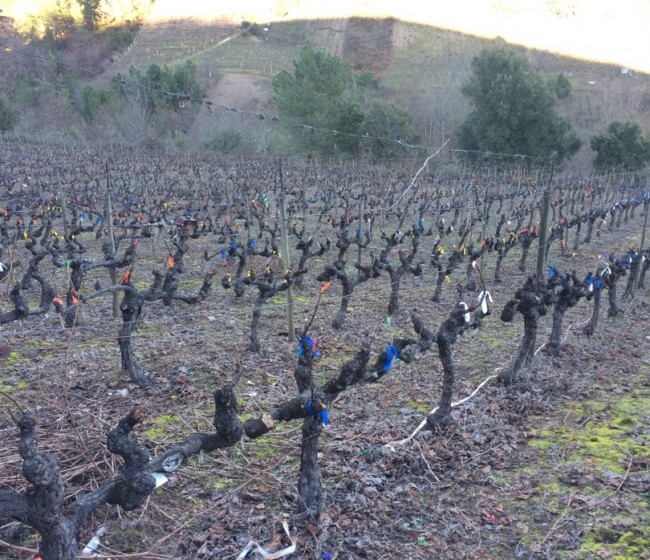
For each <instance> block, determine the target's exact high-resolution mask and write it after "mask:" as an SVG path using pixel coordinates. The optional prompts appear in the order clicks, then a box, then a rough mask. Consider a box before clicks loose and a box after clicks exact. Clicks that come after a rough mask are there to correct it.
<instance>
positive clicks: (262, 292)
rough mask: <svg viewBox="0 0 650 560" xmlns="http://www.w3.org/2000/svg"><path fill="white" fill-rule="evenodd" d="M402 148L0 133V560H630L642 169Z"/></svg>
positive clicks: (641, 340)
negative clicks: (115, 141)
mask: <svg viewBox="0 0 650 560" xmlns="http://www.w3.org/2000/svg"><path fill="white" fill-rule="evenodd" d="M505 163H509V164H510V165H504V164H505ZM420 165H422V164H421V163H420V164H416V165H414V166H413V167H409V166H405V167H401V168H382V167H367V166H361V165H358V164H355V165H350V166H346V165H327V164H319V163H315V162H311V163H305V162H302V161H293V160H283V161H278V160H263V159H260V160H219V159H213V158H204V157H190V156H183V157H166V156H160V155H155V154H146V153H133V152H121V151H103V152H91V151H81V150H74V151H73V150H65V149H58V148H54V147H45V146H27V145H16V144H12V143H5V144H1V145H0V293H1V294H2V298H1V299H0V302H1V303H0V325H1V327H0V360H1V361H0V364H1V366H2V374H1V376H0V400H1V401H2V408H1V410H2V415H0V434H1V435H0V438H1V439H0V441H1V442H2V445H1V447H0V449H1V450H0V550H1V551H2V557H3V558H14V559H22V558H33V557H34V555H35V554H37V553H38V554H39V555H40V556H41V557H42V558H43V559H44V560H51V559H55V558H56V559H68V558H75V557H76V556H77V555H79V554H82V553H83V554H91V553H93V552H94V553H95V554H96V555H98V557H103V558H125V557H129V558H149V559H162V558H181V557H182V558H238V559H243V558H244V557H249V558H250V557H253V556H254V554H255V551H256V550H261V549H264V550H266V551H268V552H269V555H268V556H267V557H269V558H282V557H287V558H289V557H290V558H304V559H307V558H309V559H330V560H331V559H334V558H338V559H353V558H373V559H380V558H414V559H426V558H448V559H456V558H458V559H461V558H468V559H469V558H472V559H474V558H476V559H497V558H500V559H503V558H533V559H545V558H567V559H576V560H588V559H594V558H611V557H617V556H616V555H619V556H618V557H629V558H641V557H642V552H643V551H644V550H646V548H647V543H648V540H649V539H650V533H649V532H648V528H647V524H646V523H645V522H644V520H645V519H646V518H647V494H648V492H650V467H649V464H650V463H649V461H650V452H649V450H648V443H649V441H648V440H649V437H650V432H648V419H649V417H650V375H649V372H650V352H649V351H648V347H649V344H650V342H649V341H650V333H648V330H647V318H648V304H649V299H648V291H647V288H646V281H650V280H648V279H647V278H646V276H647V271H648V268H649V267H650V258H648V257H650V252H649V251H648V249H647V248H646V246H647V238H646V237H645V232H646V226H647V216H648V209H649V206H650V186H649V185H648V183H647V180H645V179H642V178H639V177H635V176H633V175H631V174H630V175H626V176H617V175H616V176H615V175H606V176H590V177H575V176H570V177H567V176H563V175H562V174H561V173H559V172H558V171H557V170H556V169H555V168H554V162H553V158H551V157H549V158H542V159H536V160H534V161H532V160H529V161H524V160H522V159H513V161H512V162H504V161H495V160H493V159H490V158H479V160H464V161H461V160H458V161H457V163H456V164H455V166H454V167H453V168H444V169H443V168H437V167H435V166H434V165H431V166H430V167H427V166H426V165H422V167H420ZM546 203H548V204H546ZM545 208H546V210H547V211H548V216H547V220H546V218H545V217H544V216H543V214H544V213H545V212H544V209H545ZM545 221H547V223H548V226H547V227H546V228H542V223H544V222H545ZM540 244H541V249H540ZM542 264H543V267H542V268H541V270H538V268H539V267H540V266H541V265H542ZM288 317H291V318H292V321H291V322H290V321H288ZM93 537H95V541H92V542H98V543H99V544H98V545H97V547H96V549H92V547H90V546H87V547H86V548H85V549H84V547H85V545H86V543H89V542H91V539H93ZM252 541H256V542H255V543H253V542H252ZM273 552H275V553H276V555H275V556H273V555H271V553H273Z"/></svg>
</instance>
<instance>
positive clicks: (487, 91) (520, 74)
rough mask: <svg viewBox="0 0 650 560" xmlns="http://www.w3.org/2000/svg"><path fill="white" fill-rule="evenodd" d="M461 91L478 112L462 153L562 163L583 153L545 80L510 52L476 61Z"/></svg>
mask: <svg viewBox="0 0 650 560" xmlns="http://www.w3.org/2000/svg"><path fill="white" fill-rule="evenodd" d="M461 91H462V93H463V94H464V95H465V96H467V97H468V98H469V100H470V101H471V103H472V105H473V107H474V108H473V110H472V111H471V112H470V114H469V115H468V116H467V118H466V120H465V121H464V122H463V124H462V125H461V128H460V131H459V144H460V147H461V148H463V149H466V150H479V151H489V152H499V153H506V154H523V155H528V156H535V157H543V156H548V155H549V154H551V153H552V152H556V153H557V160H558V162H562V161H565V160H567V159H569V158H570V157H571V156H573V155H574V154H575V153H576V152H577V151H578V150H579V149H580V145H581V142H580V140H579V138H578V137H577V135H576V133H575V132H574V130H573V128H572V127H571V124H570V123H569V121H567V120H566V119H564V118H562V117H561V116H560V115H558V114H557V113H556V111H555V103H556V98H555V96H554V94H553V93H552V92H551V90H550V88H549V87H548V85H547V84H546V82H545V80H544V79H543V78H542V77H541V76H540V75H539V74H538V73H537V72H535V71H534V70H533V69H532V68H531V66H530V64H529V62H528V59H527V58H526V57H524V56H522V55H520V54H518V53H516V52H514V51H512V50H508V49H506V48H504V47H497V48H493V49H489V50H483V51H482V52H481V53H480V54H479V55H477V56H476V57H474V59H473V60H472V74H471V75H470V76H469V78H468V80H467V81H466V82H465V83H464V84H463V86H462V89H461Z"/></svg>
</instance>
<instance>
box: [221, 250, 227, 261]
mask: <svg viewBox="0 0 650 560" xmlns="http://www.w3.org/2000/svg"><path fill="white" fill-rule="evenodd" d="M219 257H220V258H221V260H222V261H227V260H228V251H226V250H225V249H221V251H219Z"/></svg>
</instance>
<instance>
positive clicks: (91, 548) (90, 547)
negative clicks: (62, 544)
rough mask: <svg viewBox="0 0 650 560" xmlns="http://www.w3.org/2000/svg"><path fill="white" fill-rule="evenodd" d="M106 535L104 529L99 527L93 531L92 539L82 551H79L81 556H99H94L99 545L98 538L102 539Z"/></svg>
mask: <svg viewBox="0 0 650 560" xmlns="http://www.w3.org/2000/svg"><path fill="white" fill-rule="evenodd" d="M105 534H106V527H100V528H99V529H97V531H95V534H94V536H93V538H92V539H90V540H89V541H88V543H87V544H86V546H85V547H84V549H83V550H82V551H81V554H86V555H90V556H99V554H95V551H96V550H97V548H98V547H99V545H100V544H101V543H100V541H99V538H100V537H103V536H104V535H105Z"/></svg>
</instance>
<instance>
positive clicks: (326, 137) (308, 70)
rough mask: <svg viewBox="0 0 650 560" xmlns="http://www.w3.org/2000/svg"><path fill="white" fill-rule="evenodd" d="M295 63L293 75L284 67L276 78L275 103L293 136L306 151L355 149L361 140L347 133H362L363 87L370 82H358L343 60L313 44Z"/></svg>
mask: <svg viewBox="0 0 650 560" xmlns="http://www.w3.org/2000/svg"><path fill="white" fill-rule="evenodd" d="M293 64H294V71H293V73H290V72H288V71H286V70H283V71H282V72H280V73H279V74H277V75H276V76H275V78H274V79H273V104H274V105H275V108H276V110H277V112H278V115H279V116H280V117H281V118H282V120H283V121H284V122H285V124H286V125H287V127H288V130H289V132H290V134H291V136H292V138H293V140H294V141H295V142H296V143H298V144H300V146H301V147H302V149H303V150H306V151H308V152H319V153H323V154H328V155H332V154H336V153H346V154H354V153H356V151H357V149H358V144H359V142H358V138H355V137H353V136H347V135H348V134H356V133H357V132H358V131H359V127H360V126H361V123H362V122H363V118H364V112H363V109H362V106H361V93H360V90H363V89H365V88H366V87H367V86H368V85H369V87H372V82H371V81H368V80H367V77H366V79H365V80H364V81H362V82H361V83H357V82H356V81H355V78H354V76H353V74H352V71H351V70H350V68H349V67H348V66H347V65H346V64H344V63H343V62H342V61H341V60H340V59H339V58H337V57H335V56H332V55H330V54H328V53H326V52H324V51H315V50H314V49H312V48H311V47H310V46H305V47H303V48H302V50H301V51H300V55H299V57H298V59H296V60H294V63H293ZM332 131H337V132H338V133H340V134H337V133H333V132H332Z"/></svg>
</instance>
